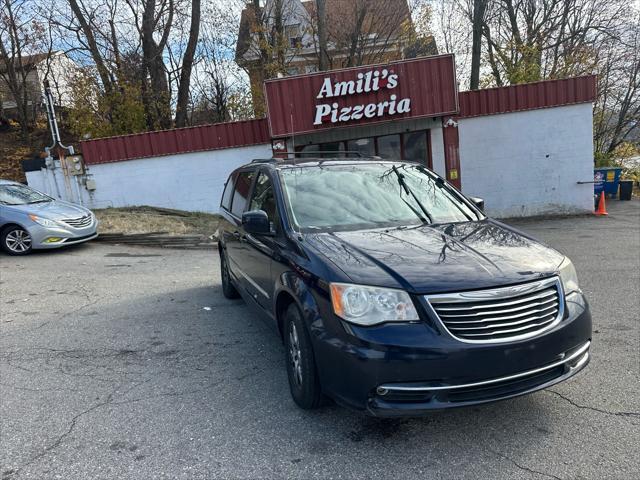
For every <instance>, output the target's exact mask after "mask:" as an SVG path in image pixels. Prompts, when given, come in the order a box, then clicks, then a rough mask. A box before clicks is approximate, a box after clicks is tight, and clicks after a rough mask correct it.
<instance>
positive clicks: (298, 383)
mask: <svg viewBox="0 0 640 480" xmlns="http://www.w3.org/2000/svg"><path fill="white" fill-rule="evenodd" d="M284 320H285V321H284V327H285V328H284V332H285V336H284V343H285V355H286V362H287V376H288V377H289V388H290V389H291V396H292V397H293V400H294V401H295V402H296V404H297V405H298V406H299V407H300V408H303V409H305V410H311V409H314V408H317V407H319V406H320V405H321V403H322V391H321V389H320V382H319V380H318V374H317V372H316V363H315V359H314V356H313V349H312V347H311V339H310V338H309V334H308V333H307V329H306V328H305V325H304V323H303V320H302V314H301V313H300V309H299V308H298V307H297V305H295V304H291V305H289V308H288V309H287V311H286V313H285V319H284Z"/></svg>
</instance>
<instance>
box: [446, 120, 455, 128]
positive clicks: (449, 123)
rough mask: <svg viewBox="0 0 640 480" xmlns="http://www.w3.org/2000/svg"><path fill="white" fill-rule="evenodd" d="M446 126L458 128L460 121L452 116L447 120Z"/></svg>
mask: <svg viewBox="0 0 640 480" xmlns="http://www.w3.org/2000/svg"><path fill="white" fill-rule="evenodd" d="M444 126H445V128H446V127H453V128H458V122H456V121H455V120H454V119H453V118H450V119H449V120H447V121H446V122H445V124H444Z"/></svg>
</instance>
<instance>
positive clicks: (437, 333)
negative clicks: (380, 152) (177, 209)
mask: <svg viewBox="0 0 640 480" xmlns="http://www.w3.org/2000/svg"><path fill="white" fill-rule="evenodd" d="M221 214H222V216H223V217H224V218H223V220H222V222H221V224H220V230H219V240H220V241H219V252H220V265H221V275H222V287H223V291H224V294H225V296H227V297H228V298H234V297H237V296H239V295H241V296H242V297H243V298H244V299H245V300H246V301H247V302H248V303H249V304H250V305H252V306H254V307H256V308H257V309H258V310H259V311H261V312H262V313H264V314H265V315H266V316H267V317H268V318H269V319H270V320H271V321H272V323H273V325H274V327H275V328H276V329H277V331H278V332H279V334H280V336H281V337H282V339H283V341H284V344H285V352H286V368H287V373H288V378H289V385H290V389H291V394H292V396H293V399H294V400H295V402H296V403H297V404H298V405H299V406H300V407H302V408H305V409H310V408H315V407H317V406H319V405H321V403H322V400H323V398H324V397H325V396H326V397H330V398H332V399H334V400H335V401H336V402H337V403H339V404H341V405H344V406H347V407H350V408H353V409H357V410H360V411H365V412H367V413H369V414H371V415H375V416H401V415H419V414H422V413H426V412H428V411H431V410H434V409H443V408H449V407H460V406H467V405H474V404H479V403H485V402H490V401H495V400H501V399H506V398H510V397H515V396H517V395H522V394H526V393H530V392H533V391H536V390H539V389H542V388H545V387H548V386H550V385H553V384H555V383H558V382H561V381H563V380H566V379H567V378H569V377H571V376H572V375H575V374H576V373H577V372H578V371H580V370H581V369H582V368H584V367H585V366H586V365H587V363H588V362H589V345H590V341H591V315H590V312H589V307H588V304H587V301H586V299H585V297H584V295H583V294H582V292H581V291H580V288H579V287H578V280H577V276H576V272H575V269H574V267H573V265H572V263H571V261H570V260H569V259H568V258H567V257H565V256H564V255H562V254H560V253H558V252H557V251H555V250H553V249H551V248H549V247H547V246H545V245H542V244H541V243H539V242H538V241H536V240H534V239H532V238H531V237H529V236H527V235H525V234H523V233H522V232H519V231H516V230H514V229H513V228H510V227H508V226H506V225H504V224H502V223H499V222H497V221H495V220H491V219H489V218H487V217H486V216H485V215H484V214H483V212H482V205H481V200H479V199H470V198H467V197H465V196H464V195H462V194H461V193H460V192H459V191H457V190H456V189H455V188H453V187H452V186H450V185H449V184H448V183H447V182H446V181H445V180H444V179H442V178H441V177H439V176H438V175H436V174H435V173H433V172H432V171H430V170H428V169H427V168H425V167H424V166H422V165H420V164H417V163H411V162H404V161H387V160H382V159H380V158H376V157H372V158H359V159H355V158H290V159H286V160H277V159H270V160H256V161H254V162H252V163H250V164H248V165H246V166H244V167H241V168H239V169H237V170H236V171H234V172H233V173H232V174H231V176H230V178H229V180H228V181H227V183H226V186H225V190H224V194H223V198H222V202H221Z"/></svg>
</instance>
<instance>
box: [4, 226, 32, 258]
mask: <svg viewBox="0 0 640 480" xmlns="http://www.w3.org/2000/svg"><path fill="white" fill-rule="evenodd" d="M4 241H5V244H6V246H7V248H8V249H9V250H11V251H12V252H14V253H24V252H26V251H27V250H29V249H30V248H31V235H29V232H27V231H26V230H21V229H18V228H17V229H15V230H11V231H10V232H9V233H7V235H6V237H5V240H4Z"/></svg>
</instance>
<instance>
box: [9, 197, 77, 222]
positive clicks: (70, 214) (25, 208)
mask: <svg viewBox="0 0 640 480" xmlns="http://www.w3.org/2000/svg"><path fill="white" fill-rule="evenodd" d="M6 207H7V208H10V209H13V210H16V211H20V212H24V213H27V214H33V215H38V216H41V217H43V218H49V219H51V220H63V219H67V218H78V217H84V216H85V215H87V213H89V210H88V209H86V208H84V207H81V206H80V205H75V204H73V203H69V202H64V201H62V200H53V201H51V202H42V203H29V204H26V205H7V206H6Z"/></svg>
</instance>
